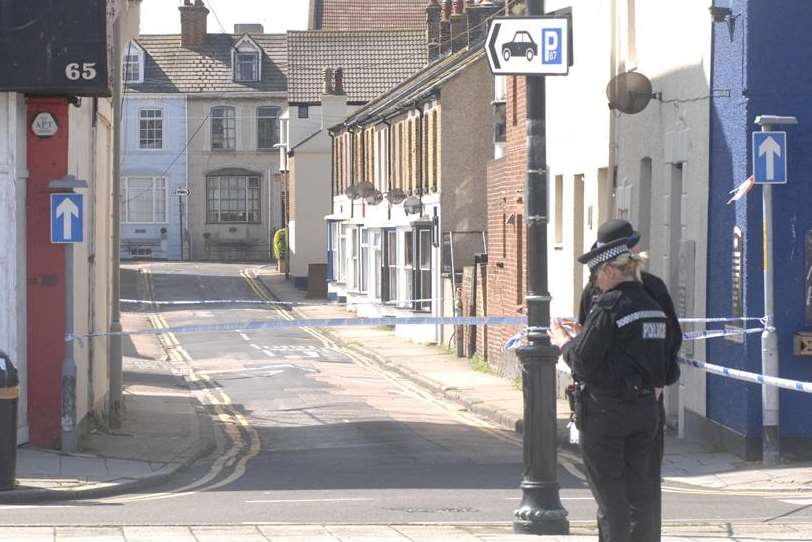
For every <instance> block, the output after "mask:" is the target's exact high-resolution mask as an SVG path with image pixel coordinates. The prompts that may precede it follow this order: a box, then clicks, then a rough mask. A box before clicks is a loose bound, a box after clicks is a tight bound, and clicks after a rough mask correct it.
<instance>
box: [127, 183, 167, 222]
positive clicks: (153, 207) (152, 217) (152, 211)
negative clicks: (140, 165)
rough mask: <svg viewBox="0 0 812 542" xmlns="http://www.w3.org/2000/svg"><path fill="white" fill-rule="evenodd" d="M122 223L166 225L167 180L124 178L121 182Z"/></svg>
mask: <svg viewBox="0 0 812 542" xmlns="http://www.w3.org/2000/svg"><path fill="white" fill-rule="evenodd" d="M121 222H122V223H124V224H165V223H166V179H165V178H163V177H124V178H122V180H121Z"/></svg>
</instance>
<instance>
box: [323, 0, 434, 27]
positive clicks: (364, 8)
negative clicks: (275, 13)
mask: <svg viewBox="0 0 812 542" xmlns="http://www.w3.org/2000/svg"><path fill="white" fill-rule="evenodd" d="M427 4H428V2H427V0H310V14H309V20H308V28H309V29H310V30H394V29H399V30H423V31H425V30H426V5H427Z"/></svg>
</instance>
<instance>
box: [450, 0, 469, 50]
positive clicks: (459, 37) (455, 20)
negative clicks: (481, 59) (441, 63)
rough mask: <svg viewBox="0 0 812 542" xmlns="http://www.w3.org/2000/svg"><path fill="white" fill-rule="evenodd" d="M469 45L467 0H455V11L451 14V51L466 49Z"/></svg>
mask: <svg viewBox="0 0 812 542" xmlns="http://www.w3.org/2000/svg"><path fill="white" fill-rule="evenodd" d="M467 45H468V20H467V19H466V17H465V0H454V13H453V14H452V15H451V52H452V53H456V52H457V51H459V50H461V49H464V48H465V47H466V46H467Z"/></svg>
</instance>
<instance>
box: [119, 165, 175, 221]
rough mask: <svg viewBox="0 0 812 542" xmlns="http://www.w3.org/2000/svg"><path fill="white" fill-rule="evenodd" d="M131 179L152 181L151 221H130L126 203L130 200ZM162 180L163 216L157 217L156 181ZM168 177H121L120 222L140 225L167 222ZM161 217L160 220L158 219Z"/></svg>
mask: <svg viewBox="0 0 812 542" xmlns="http://www.w3.org/2000/svg"><path fill="white" fill-rule="evenodd" d="M132 179H139V180H145V179H149V180H151V181H152V221H142V220H139V221H130V212H129V206H128V205H127V203H128V202H129V201H131V199H132V198H130V180H132ZM159 180H160V181H162V182H163V188H162V190H163V216H162V217H157V216H156V214H157V213H156V211H157V209H158V207H157V206H156V202H157V201H159V200H158V199H156V197H155V196H156V186H155V185H156V181H159ZM167 183H168V179H167V178H166V177H163V176H152V175H127V176H122V177H121V196H120V197H121V200H122V201H120V208H121V223H122V224H133V225H141V224H169V191H168V189H167ZM159 218H162V220H159Z"/></svg>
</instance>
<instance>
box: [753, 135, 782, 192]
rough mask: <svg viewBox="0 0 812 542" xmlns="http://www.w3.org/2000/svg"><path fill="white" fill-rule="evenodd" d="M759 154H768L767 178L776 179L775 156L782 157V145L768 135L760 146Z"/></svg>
mask: <svg viewBox="0 0 812 542" xmlns="http://www.w3.org/2000/svg"><path fill="white" fill-rule="evenodd" d="M758 155H759V156H766V160H767V180H770V181H771V180H774V179H775V158H776V157H778V158H781V146H780V145H779V144H778V143H776V142H775V139H773V138H771V137H768V138H767V139H765V140H764V142H763V143H762V144H761V145H759V147H758Z"/></svg>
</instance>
